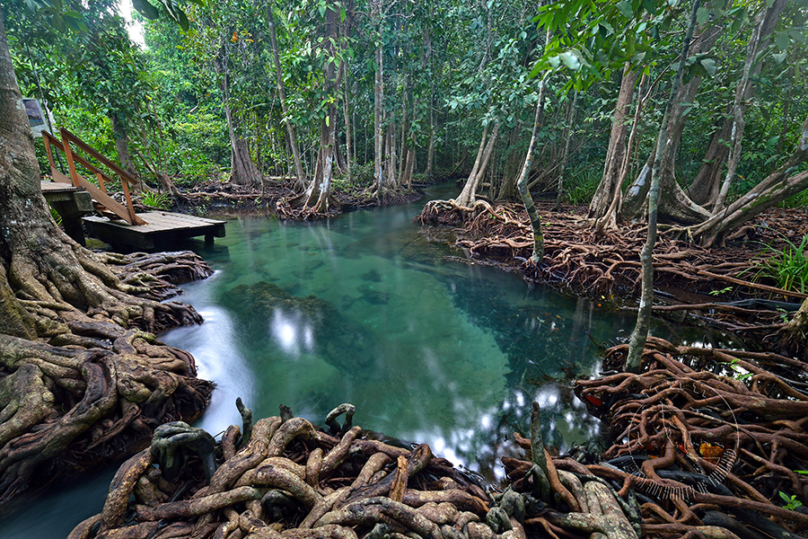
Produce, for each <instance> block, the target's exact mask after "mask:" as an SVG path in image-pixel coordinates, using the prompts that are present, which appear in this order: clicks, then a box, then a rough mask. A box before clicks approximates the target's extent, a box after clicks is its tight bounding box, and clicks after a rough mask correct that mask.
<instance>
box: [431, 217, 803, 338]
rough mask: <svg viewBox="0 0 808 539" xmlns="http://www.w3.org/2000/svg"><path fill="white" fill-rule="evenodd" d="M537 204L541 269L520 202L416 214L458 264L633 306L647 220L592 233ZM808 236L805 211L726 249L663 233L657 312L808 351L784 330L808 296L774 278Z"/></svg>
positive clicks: (754, 227)
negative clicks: (451, 247)
mask: <svg viewBox="0 0 808 539" xmlns="http://www.w3.org/2000/svg"><path fill="white" fill-rule="evenodd" d="M537 209H538V210H539V215H540V216H541V219H542V223H543V226H544V246H545V254H544V260H543V262H542V264H541V265H539V266H536V265H535V264H533V263H532V262H530V255H531V252H532V247H533V239H532V238H533V235H532V231H531V227H530V221H529V220H528V217H527V214H526V212H525V211H524V209H523V206H522V205H521V204H513V203H506V204H500V203H494V204H491V205H488V204H486V205H484V206H483V207H482V208H481V209H479V210H478V211H476V212H475V213H473V214H469V213H467V212H464V211H462V210H460V209H458V208H456V207H452V206H451V205H449V204H446V205H441V204H440V203H437V204H435V203H432V204H429V205H427V206H425V209H424V211H422V213H421V214H420V215H419V216H418V217H417V220H418V222H420V223H421V224H422V225H425V226H450V227H453V229H454V233H455V234H456V236H457V241H456V245H457V246H458V247H460V248H462V249H463V250H464V252H465V254H466V256H465V258H463V257H457V260H459V261H465V262H473V263H476V264H488V265H492V266H495V267H498V268H501V269H503V270H506V271H512V272H518V273H520V274H522V275H523V276H524V278H525V280H527V281H528V282H533V283H543V284H547V285H550V286H552V287H554V288H557V289H559V290H563V291H568V292H571V293H573V294H575V295H583V296H586V297H589V298H592V299H593V300H595V301H599V302H603V303H608V302H615V303H617V304H618V305H619V307H620V308H624V309H634V308H635V307H634V305H633V301H634V300H635V298H637V297H638V296H639V290H640V276H641V271H640V270H641V265H640V260H639V253H640V250H641V248H642V244H643V242H644V241H645V226H644V225H641V224H624V225H621V227H620V228H619V229H618V230H609V231H606V233H605V234H604V235H603V236H601V237H596V236H595V234H594V231H593V230H592V229H591V226H589V222H588V221H587V219H586V216H585V213H584V212H585V209H581V208H571V207H565V208H563V209H562V210H561V211H554V209H553V205H552V204H551V203H539V204H538V205H537ZM805 234H808V222H807V221H806V220H805V219H804V217H803V215H802V214H801V212H799V211H797V210H782V209H774V210H770V211H769V212H767V213H765V214H763V215H761V216H760V217H759V218H757V219H756V220H755V221H753V222H751V223H750V224H749V225H748V226H746V227H744V229H742V230H741V231H739V234H738V235H737V237H736V238H735V239H733V240H732V241H731V242H729V243H728V245H727V246H725V247H715V248H711V249H705V248H702V247H699V246H696V245H691V244H689V243H687V242H685V241H681V240H678V239H672V238H670V237H667V236H665V235H664V234H662V235H661V236H660V238H659V241H658V243H657V247H656V249H655V251H654V269H655V289H656V294H655V295H656V299H657V300H658V302H659V304H658V305H655V306H654V313H655V315H658V316H663V317H666V318H669V319H671V320H673V321H676V322H683V321H685V320H687V321H688V322H689V323H695V324H697V325H706V326H709V327H711V328H714V329H718V330H720V331H726V332H731V333H733V334H736V335H737V336H738V337H739V338H740V339H742V340H743V341H744V342H746V343H749V346H750V349H754V350H760V349H763V348H766V347H768V349H771V348H772V347H774V348H776V349H778V350H781V351H784V352H788V353H802V352H803V351H804V347H803V346H801V344H800V342H799V339H794V338H793V336H792V335H788V332H789V330H790V329H791V326H789V324H788V320H787V318H788V313H792V312H795V311H797V310H798V309H799V308H800V305H801V304H802V301H803V300H804V299H805V298H806V297H808V296H807V295H806V294H804V293H802V292H799V291H796V290H793V289H792V290H784V289H782V288H780V287H779V286H778V283H777V282H776V281H775V280H774V279H773V278H772V277H771V276H770V274H771V273H773V272H775V271H776V270H777V269H778V268H779V266H780V265H782V264H783V262H781V259H782V257H783V255H782V254H781V253H783V252H784V251H785V252H786V253H787V254H788V253H789V252H790V251H794V252H795V254H796V253H798V254H799V256H802V253H801V251H800V250H799V248H798V247H795V246H799V245H800V243H801V241H802V238H803V237H804V236H805ZM750 253H752V255H751V256H750ZM792 256H793V255H792ZM797 284H798V281H796V280H795V285H797ZM784 314H785V315H786V316H784ZM792 326H793V324H792ZM800 331H801V330H800Z"/></svg>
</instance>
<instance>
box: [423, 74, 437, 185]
mask: <svg viewBox="0 0 808 539" xmlns="http://www.w3.org/2000/svg"><path fill="white" fill-rule="evenodd" d="M434 105H435V89H434V88H432V89H430V92H429V147H428V148H427V151H426V173H425V174H426V181H428V182H429V181H432V170H433V166H434V164H435V138H436V136H435V108H434Z"/></svg>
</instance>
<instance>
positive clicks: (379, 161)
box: [371, 0, 384, 196]
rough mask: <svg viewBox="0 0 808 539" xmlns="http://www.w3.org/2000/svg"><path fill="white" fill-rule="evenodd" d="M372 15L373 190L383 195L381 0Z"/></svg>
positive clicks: (374, 2) (382, 33)
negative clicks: (374, 40)
mask: <svg viewBox="0 0 808 539" xmlns="http://www.w3.org/2000/svg"><path fill="white" fill-rule="evenodd" d="M371 12H372V16H373V18H374V19H375V21H376V22H377V24H378V28H379V30H378V34H379V35H378V40H379V41H378V45H377V46H376V77H375V79H374V85H373V178H374V182H375V185H374V191H375V192H376V194H377V196H379V195H382V196H383V195H384V170H383V161H384V156H383V155H382V151H383V149H382V148H383V145H384V126H383V125H382V122H383V115H384V51H383V49H382V39H383V35H384V11H383V9H382V0H372V3H371Z"/></svg>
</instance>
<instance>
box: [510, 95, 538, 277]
mask: <svg viewBox="0 0 808 539" xmlns="http://www.w3.org/2000/svg"><path fill="white" fill-rule="evenodd" d="M540 84H541V86H540V89H539V94H543V93H544V81H542V82H541V83H540ZM543 115H544V99H542V97H541V95H540V97H539V102H538V103H537V104H536V115H535V117H534V118H533V131H532V132H531V134H530V144H529V145H528V148H527V154H526V155H525V162H524V164H522V172H521V173H520V174H519V181H518V182H516V187H517V189H518V190H519V196H520V197H521V199H522V204H524V205H525V210H526V211H527V215H528V217H529V218H530V227H531V228H532V229H533V252H532V254H531V256H530V259H531V260H532V261H533V263H534V264H536V265H539V264H540V263H541V260H542V258H544V235H543V233H542V230H541V217H540V216H539V213H538V212H537V211H536V204H535V203H534V202H533V197H532V196H531V195H530V191H528V188H527V179H528V176H529V175H530V167H531V166H532V165H533V153H534V152H535V151H536V139H537V138H538V134H539V128H540V127H541V122H542V116H543Z"/></svg>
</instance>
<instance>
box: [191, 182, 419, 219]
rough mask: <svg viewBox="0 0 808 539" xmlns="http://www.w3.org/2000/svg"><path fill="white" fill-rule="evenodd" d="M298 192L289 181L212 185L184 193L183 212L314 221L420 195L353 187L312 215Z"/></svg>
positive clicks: (401, 201) (402, 202)
mask: <svg viewBox="0 0 808 539" xmlns="http://www.w3.org/2000/svg"><path fill="white" fill-rule="evenodd" d="M300 196H301V195H296V194H295V190H294V182H293V181H290V180H285V179H267V180H264V183H263V185H262V186H261V187H253V186H247V185H237V184H233V183H222V182H216V181H210V182H207V183H204V184H200V185H197V186H195V187H194V190H193V191H187V192H184V193H183V197H184V199H183V201H182V202H181V204H182V205H183V206H184V207H183V209H188V210H192V211H195V212H199V213H208V212H211V211H221V210H228V209H232V210H236V211H251V210H268V211H273V212H275V213H276V214H277V215H278V217H280V218H281V219H285V220H289V221H313V220H319V219H327V218H330V217H336V216H337V215H340V214H342V213H344V212H346V211H350V210H355V209H359V208H371V207H376V206H394V205H398V204H406V203H408V202H412V201H414V200H418V199H419V198H420V197H421V196H422V195H421V193H420V191H417V190H414V191H396V192H394V193H391V194H388V195H386V196H382V197H377V196H374V195H373V194H372V193H370V192H369V190H368V189H367V188H364V187H361V188H360V187H353V188H349V189H348V190H346V191H338V192H334V193H332V195H331V201H332V203H331V204H329V209H328V211H311V209H309V208H301V207H298V205H297V204H295V203H294V201H295V200H296V199H297V198H300Z"/></svg>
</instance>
